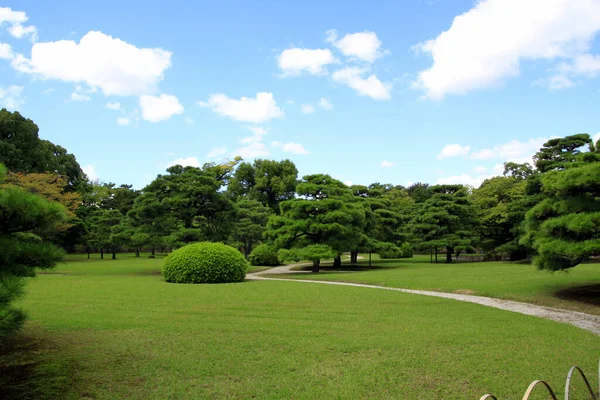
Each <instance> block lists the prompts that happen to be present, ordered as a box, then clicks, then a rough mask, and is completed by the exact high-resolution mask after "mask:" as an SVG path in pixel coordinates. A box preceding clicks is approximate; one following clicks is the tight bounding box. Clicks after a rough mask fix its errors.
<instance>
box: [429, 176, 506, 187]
mask: <svg viewBox="0 0 600 400" xmlns="http://www.w3.org/2000/svg"><path fill="white" fill-rule="evenodd" d="M493 176H494V175H478V176H472V175H469V174H463V175H453V176H449V177H446V178H439V179H438V180H437V181H436V183H437V184H438V185H468V186H473V187H475V188H477V187H479V186H480V185H481V183H482V182H483V181H485V180H486V179H489V178H492V177H493Z"/></svg>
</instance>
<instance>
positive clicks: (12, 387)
mask: <svg viewBox="0 0 600 400" xmlns="http://www.w3.org/2000/svg"><path fill="white" fill-rule="evenodd" d="M59 347H60V346H58V345H57V344H56V343H55V342H53V341H52V340H50V339H48V338H46V337H44V336H43V334H41V333H39V332H33V333H19V334H17V335H15V336H13V337H10V338H8V339H6V340H5V341H3V342H0V399H58V398H63V396H64V394H65V393H66V392H67V390H68V388H69V387H70V386H71V385H72V384H73V380H72V375H73V374H72V373H71V371H72V368H71V366H70V365H69V363H68V362H67V361H65V360H63V359H61V358H60V357H57V354H58V352H59V351H60V348H59Z"/></svg>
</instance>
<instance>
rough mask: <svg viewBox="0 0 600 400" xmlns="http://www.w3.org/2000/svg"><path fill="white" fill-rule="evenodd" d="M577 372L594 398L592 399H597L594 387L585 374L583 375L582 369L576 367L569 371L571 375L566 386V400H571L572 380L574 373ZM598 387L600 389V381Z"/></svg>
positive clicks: (599, 372)
mask: <svg viewBox="0 0 600 400" xmlns="http://www.w3.org/2000/svg"><path fill="white" fill-rule="evenodd" d="M575 371H577V372H579V375H580V376H581V378H582V379H583V382H584V383H585V386H586V387H587V390H588V392H589V393H590V396H591V397H592V399H596V395H595V394H594V389H592V386H591V385H590V382H589V381H588V380H587V377H586V376H585V374H584V373H583V371H582V370H581V368H579V367H577V366H575V367H571V369H570V370H569V374H568V375H567V383H566V384H565V400H569V398H570V397H569V391H570V390H571V378H572V377H573V372H575ZM598 377H599V378H600V366H599V368H598ZM598 385H599V387H600V379H599V380H598Z"/></svg>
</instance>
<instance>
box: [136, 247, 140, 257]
mask: <svg viewBox="0 0 600 400" xmlns="http://www.w3.org/2000/svg"><path fill="white" fill-rule="evenodd" d="M135 256H136V257H139V256H140V249H139V248H137V247H136V249H135Z"/></svg>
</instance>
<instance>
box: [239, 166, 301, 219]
mask: <svg viewBox="0 0 600 400" xmlns="http://www.w3.org/2000/svg"><path fill="white" fill-rule="evenodd" d="M297 180H298V170H297V169H296V165H295V164H294V163H293V162H292V161H290V160H283V161H273V160H261V159H257V160H254V163H253V164H249V163H242V164H240V165H239V167H238V168H237V170H236V171H235V174H234V175H233V178H232V179H231V180H230V182H229V186H228V192H229V194H230V196H232V197H233V198H247V199H251V200H257V201H260V202H261V203H262V204H263V205H265V206H267V207H270V208H271V209H272V210H273V211H274V212H275V213H279V211H280V210H279V203H281V202H282V201H285V200H289V199H292V198H294V194H295V190H296V185H297Z"/></svg>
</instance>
